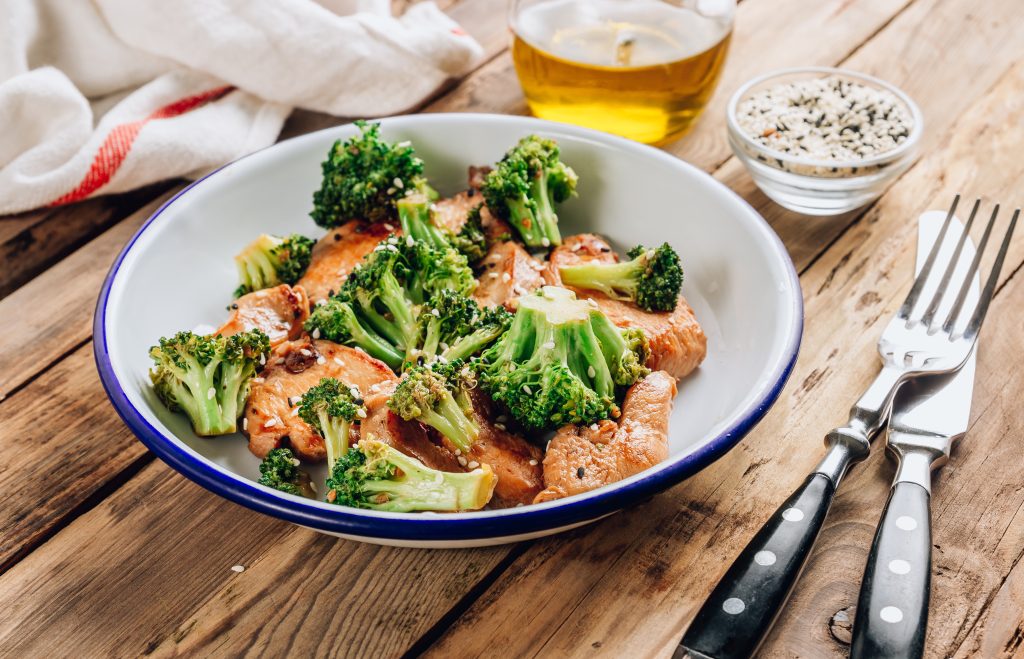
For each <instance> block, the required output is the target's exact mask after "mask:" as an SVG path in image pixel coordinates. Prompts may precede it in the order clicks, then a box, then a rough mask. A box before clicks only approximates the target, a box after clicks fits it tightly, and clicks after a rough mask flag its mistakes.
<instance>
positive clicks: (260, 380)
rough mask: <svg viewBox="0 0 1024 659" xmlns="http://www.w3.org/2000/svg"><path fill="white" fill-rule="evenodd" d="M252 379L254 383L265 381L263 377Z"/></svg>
mask: <svg viewBox="0 0 1024 659" xmlns="http://www.w3.org/2000/svg"><path fill="white" fill-rule="evenodd" d="M252 381H253V382H255V383H256V384H263V383H264V382H266V380H265V379H264V378H253V379H252Z"/></svg>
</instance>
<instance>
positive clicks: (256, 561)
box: [0, 0, 1024, 657]
mask: <svg viewBox="0 0 1024 659" xmlns="http://www.w3.org/2000/svg"><path fill="white" fill-rule="evenodd" d="M444 4H445V5H446V8H447V9H448V11H450V13H451V14H452V15H453V16H455V17H456V19H457V20H459V21H460V22H462V23H463V25H465V27H466V28H467V29H468V30H469V31H470V32H471V33H473V34H474V35H475V36H476V37H477V38H478V39H479V40H480V41H481V43H483V44H484V46H485V48H486V51H487V59H486V61H485V63H483V64H482V65H481V66H480V68H479V69H478V70H477V71H475V72H474V73H473V74H472V75H470V76H469V77H468V78H467V79H465V80H464V81H462V82H461V83H459V84H457V85H454V86H453V87H452V88H451V89H449V90H446V91H445V93H442V94H440V95H438V97H437V98H436V99H434V100H432V102H430V103H429V104H428V105H426V106H425V107H423V108H421V110H422V111H424V112H438V111H482V112H506V113H524V112H525V108H524V104H523V100H522V96H521V93H520V90H519V87H518V85H517V83H516V79H515V75H514V72H513V70H512V64H511V61H510V58H509V56H508V53H507V50H506V45H507V33H506V31H505V26H504V5H505V2H504V0H462V1H461V2H448V3H444ZM1022 23H1024V3H1022V2H1019V0H990V1H989V2H986V3H984V4H979V3H976V2H972V1H971V0H857V1H856V2H852V1H850V0H816V1H815V2H808V1H807V0H744V2H743V3H742V4H741V5H740V7H739V9H738V17H737V25H736V36H735V38H734V40H733V47H732V52H731V54H730V57H729V62H728V65H727V67H726V71H725V74H724V79H723V81H722V84H721V86H720V88H719V90H718V92H717V93H716V95H715V98H714V101H713V102H712V104H711V107H710V108H709V109H708V111H707V113H706V114H705V115H704V117H703V118H702V119H701V120H700V122H699V124H698V126H697V128H696V130H694V132H693V133H692V134H691V135H689V136H688V137H686V138H685V139H683V140H682V141H680V142H678V143H677V144H673V145H671V146H670V147H668V150H669V151H670V152H672V153H674V154H676V155H678V156H679V157H681V158H684V159H686V160H688V161H690V162H692V163H694V164H696V165H697V166H699V167H703V168H704V169H706V170H707V171H708V172H711V173H712V174H713V175H714V176H715V177H716V178H717V179H719V180H721V181H723V182H725V183H726V184H728V185H729V186H730V187H732V188H733V189H734V190H736V192H738V193H739V194H740V195H742V196H743V197H744V198H745V199H747V200H748V201H749V202H750V203H751V204H753V205H754V207H756V208H757V209H758V210H759V211H760V212H761V213H762V214H764V216H765V217H766V218H768V220H769V222H771V224H772V226H773V227H774V228H775V230H776V231H777V232H778V233H779V235H780V236H781V237H782V239H783V241H784V242H785V244H786V245H787V247H788V248H789V251H790V254H791V255H792V257H793V261H794V262H795V263H796V267H797V269H798V270H799V272H800V274H801V282H802V285H803V291H804V298H805V303H806V311H807V321H806V329H805V335H804V342H803V349H802V352H801V355H800V359H799V362H798V364H797V366H796V370H795V372H794V374H793V376H792V378H791V379H790V381H789V384H788V386H787V387H786V390H785V392H784V393H783V395H782V397H781V399H780V400H779V402H778V404H777V405H776V406H775V407H774V408H773V409H772V411H771V412H770V413H769V414H768V415H767V417H766V418H765V419H764V421H762V423H761V424H760V425H759V426H758V427H757V428H756V429H755V430H754V432H752V433H751V434H750V435H749V436H748V437H747V438H746V439H744V440H743V441H742V442H741V443H740V445H739V446H738V447H737V448H736V449H734V450H733V451H732V452H730V453H729V454H728V455H727V456H725V457H724V458H722V459H721V460H719V461H718V462H717V463H716V464H714V465H713V466H711V467H709V468H708V469H706V470H704V471H703V472H702V473H700V474H699V475H697V476H695V477H694V478H691V479H690V480H688V481H686V482H685V483H683V484H681V485H679V486H677V487H675V488H674V489H672V490H671V491H669V492H667V493H665V494H663V495H661V496H658V497H655V498H654V499H653V500H651V501H650V502H648V503H646V504H644V505H642V506H639V507H637V508H635V509H633V510H630V511H627V512H624V513H622V514H619V515H615V516H613V517H611V518H609V519H607V520H605V521H603V522H601V523H598V524H594V525H592V526H589V527H586V528H582V529H578V530H576V531H573V532H570V533H565V534H562V535H559V536H557V537H553V538H548V539H544V540H539V541H535V542H527V543H522V544H518V545H510V546H504V547H493V548H487V549H474V550H459V551H427V550H399V549H390V548H382V547H375V546H371V545H364V544H358V543H354V542H346V541H342V540H336V539H333V538H329V537H326V536H322V535H319V534H317V533H314V532H312V531H307V530H304V529H300V528H297V527H295V526H292V525H290V524H287V523H284V522H280V521H277V520H274V519H271V518H269V517H264V516H262V515H259V514H257V513H254V512H250V511H248V510H246V509H244V508H241V507H239V506H236V505H233V504H230V503H228V502H226V501H224V500H222V499H220V498H218V497H216V496H214V495H213V494H210V493H208V492H206V491H205V490H203V489H201V488H200V487H198V486H196V485H194V484H192V483H191V482H190V481H187V480H186V479H184V478H182V477H181V476H179V475H177V474H175V473H174V472H172V471H171V470H170V469H169V468H168V467H166V466H165V465H164V464H163V463H161V462H159V461H157V460H154V459H153V456H152V455H151V454H149V453H148V452H147V451H146V450H145V448H144V447H143V446H142V444H140V443H139V442H138V441H136V440H135V438H134V437H133V436H132V435H131V433H130V432H129V431H128V430H127V428H126V427H125V426H124V425H123V424H122V423H121V421H120V420H119V419H118V418H117V416H116V414H115V413H114V410H113V408H112V407H111V406H110V404H109V403H108V402H107V400H106V397H105V396H104V394H103V391H102V388H101V387H100V383H99V379H98V377H97V375H96V371H95V368H94V365H93V359H92V344H91V339H90V324H91V319H92V313H93V305H94V303H95V300H96V294H97V291H98V290H99V286H100V283H101V281H102V278H103V276H104V275H105V273H106V271H107V268H108V267H109V265H110V263H111V261H112V260H113V258H114V256H115V255H116V253H117V252H118V250H120V248H121V246H122V245H123V244H124V243H125V241H126V240H127V239H128V238H129V237H130V236H131V235H132V233H133V232H134V231H135V229H136V228H137V227H138V226H139V225H140V223H141V222H142V221H143V220H144V219H145V218H146V217H147V216H148V215H149V214H150V213H151V212H152V211H153V210H154V209H155V208H156V207H157V206H158V205H159V204H160V203H161V201H162V200H164V199H166V198H167V196H168V195H169V194H170V193H171V192H173V191H174V190H177V189H180V188H181V186H182V185H183V184H182V182H180V181H178V182H171V183H167V184H162V185H157V186H154V187H152V188H150V189H147V190H142V191H138V192H134V193H131V194H126V195H119V196H112V197H101V198H98V199H95V200H92V201H87V202H84V203H80V204H77V205H74V206H69V207H64V208H58V209H49V210H44V211H39V212H34V213H28V214H23V215H19V216H15V217H9V218H0V262H2V263H3V266H4V267H3V268H2V269H0V295H6V297H5V298H4V299H3V300H2V301H0V336H3V337H4V338H3V341H2V343H0V419H2V423H0V437H2V441H0V492H2V493H3V499H2V503H0V538H2V540H0V610H2V611H3V612H4V614H3V616H0V654H2V655H5V656H17V657H31V656H54V655H57V656H59V655H68V654H72V653H73V654H76V655H80V656H107V655H138V654H156V655H169V654H175V653H183V654H198V655H236V654H241V653H252V654H257V653H265V654H267V655H272V656H274V655H276V656H283V655H289V656H306V655H310V654H316V655H328V654H329V655H341V654H344V655H352V656H361V657H383V656H394V655H401V654H419V653H427V654H431V655H435V656H463V655H487V656H509V657H513V656H516V657H517V656H525V655H542V656H562V655H605V656H631V657H632V656H648V655H654V656H668V655H669V654H670V653H671V650H672V649H673V647H674V645H675V644H676V642H677V640H678V639H679V637H680V635H681V633H682V631H683V630H684V629H685V628H686V626H687V624H688V623H689V621H690V619H691V618H692V616H693V615H694V613H695V612H696V608H697V607H698V606H699V605H700V603H701V602H702V600H703V599H704V597H705V595H706V594H707V593H708V591H709V589H710V588H711V587H712V586H713V585H714V583H715V582H716V581H717V579H718V578H719V576H720V575H721V574H722V572H723V571H724V570H725V569H726V567H727V565H728V564H729V563H730V561H731V560H732V559H733V557H734V556H736V554H737V553H738V552H739V550H740V549H741V547H742V546H743V545H744V544H745V543H746V542H747V541H748V540H749V539H750V537H751V535H752V534H753V533H754V531H755V530H756V529H757V528H758V527H759V526H760V525H761V524H762V522H764V520H765V519H766V518H767V517H768V515H769V514H770V513H771V511H772V510H774V509H775V507H776V506H777V505H778V504H779V502H780V501H781V500H782V499H783V498H784V497H785V496H786V495H787V494H788V493H789V492H790V491H791V490H792V489H793V488H794V487H796V486H797V485H798V484H799V483H800V482H801V481H802V480H803V478H804V475H805V474H806V473H807V472H808V471H809V470H810V469H811V468H813V466H814V465H815V463H816V462H817V460H818V459H819V457H820V455H821V454H822V448H821V437H822V436H823V433H824V432H825V431H826V430H827V429H829V428H831V427H832V426H834V425H836V424H837V423H839V422H841V421H843V420H845V418H846V416H845V412H846V410H847V408H848V406H849V405H850V404H851V402H852V401H853V400H854V399H855V397H856V396H857V394H858V393H859V392H860V390H861V389H862V388H863V387H864V386H865V384H866V383H867V382H868V381H869V380H870V379H871V378H872V377H873V375H874V374H875V372H876V369H877V368H878V363H877V360H876V357H875V350H874V342H875V340H876V337H877V336H878V334H879V332H880V331H881V328H882V325H883V323H884V322H885V320H886V318H887V317H888V316H889V315H890V314H891V313H892V312H893V311H894V310H895V308H896V307H897V306H898V303H899V301H900V300H901V299H902V297H903V295H904V294H905V293H906V290H907V289H908V287H909V276H910V275H909V273H910V269H911V263H912V260H913V253H914V243H915V233H916V226H915V222H914V220H915V218H916V217H917V215H918V214H919V213H920V212H921V211H923V210H925V209H928V208H945V207H946V205H947V204H948V202H949V200H950V198H951V197H952V195H953V194H954V193H955V192H958V191H959V192H963V193H964V194H965V195H968V196H971V197H973V196H975V195H980V196H982V197H983V198H984V199H985V200H987V201H989V202H992V201H997V200H999V201H1003V202H1004V203H1005V204H1007V205H1011V204H1018V205H1019V204H1021V203H1022V202H1024V155H1022V154H1024V38H1022V36H1021V28H1020V26H1021V24H1022ZM806 64H822V65H842V66H847V67H850V68H853V69H857V70H860V71H865V72H867V73H871V74H875V75H878V76H881V77H883V78H886V79H888V80H890V81H892V82H894V83H896V84H897V85H899V86H900V87H902V88H903V89H905V90H906V91H907V92H908V93H909V94H910V95H911V96H913V97H914V98H915V99H916V100H917V102H918V103H919V104H920V106H921V108H922V110H923V111H924V115H925V118H926V125H927V126H926V134H925V137H924V144H923V156H922V157H921V159H920V160H919V161H918V162H917V163H916V164H915V165H914V167H913V168H912V169H910V170H909V171H908V172H907V173H906V174H904V175H903V177H902V178H901V179H900V180H899V181H897V182H896V183H895V185H893V187H892V188H891V189H890V190H889V192H888V193H887V194H886V195H885V196H884V197H882V199H881V200H880V201H878V202H877V203H875V204H873V205H871V206H869V207H867V208H864V209H861V210H859V211H856V212H852V213H849V214H846V215H843V216H840V217H836V218H831V219H814V218H808V217H801V216H799V215H796V214H794V213H790V212H787V211H784V210H782V209H781V208H779V207H778V206H776V205H774V204H773V203H771V202H769V201H768V200H767V199H766V198H765V197H764V196H763V195H762V194H761V193H760V192H758V190H757V189H756V188H755V187H754V185H753V183H752V182H751V180H750V178H749V177H748V176H747V175H746V173H745V172H744V170H743V168H742V167H741V166H740V165H739V163H738V162H737V161H736V159H735V158H732V157H731V155H730V152H729V149H728V147H727V145H726V139H725V127H724V121H723V115H724V110H723V109H724V105H725V100H726V98H727V97H728V95H729V93H730V92H731V91H732V90H733V89H735V88H736V86H737V85H738V84H740V83H741V82H742V81H744V80H746V79H747V78H749V77H751V76H753V75H755V74H757V73H760V72H763V71H766V70H768V69H772V68H776V67H782V66H790V65H806ZM342 121H343V120H341V119H338V118H330V117H325V116H320V115H312V114H309V113H301V112H300V113H297V114H296V115H295V116H294V117H293V118H292V119H291V120H290V121H289V123H288V125H287V127H286V130H285V134H284V135H283V136H282V137H288V136H293V135H296V134H299V133H302V132H306V131H309V130H313V129H316V128H321V127H324V126H328V125H334V124H337V123H340V122H342ZM1022 265H1024V240H1018V241H1016V242H1015V244H1014V246H1013V247H1012V249H1011V251H1010V258H1009V262H1008V264H1007V267H1005V268H1004V270H1003V273H1004V274H1003V283H1002V286H1001V288H1000V289H999V292H998V295H997V296H996V298H995V301H994V303H993V307H992V310H991V312H990V316H989V318H990V320H989V321H988V325H987V327H986V328H985V332H984V333H983V338H982V345H981V349H980V355H979V362H978V377H977V384H976V389H975V400H974V408H973V415H972V416H973V420H972V424H971V429H970V431H969V432H968V437H967V439H966V440H965V441H964V442H963V443H962V444H961V445H959V446H958V447H956V449H955V450H954V455H953V459H952V462H951V463H950V464H949V465H948V466H947V467H946V468H945V469H944V470H943V471H942V472H941V475H940V477H939V478H938V480H937V483H936V485H935V488H934V496H933V515H934V528H935V531H934V535H935V537H934V552H933V560H934V567H933V569H934V580H933V597H932V607H931V625H930V627H929V630H928V654H929V656H932V657H945V656H969V655H977V656H984V657H999V656H1010V655H1014V654H1020V653H1024V565H1021V564H1019V563H1020V559H1021V557H1022V555H1024V507H1022V506H1024V473H1022V471H1024V468H1022V467H1024V443H1022V442H1024V440H1022V439H1021V436H1022V431H1024V415H1022V413H1021V407H1020V403H1021V400H1022V397H1024V368H1021V360H1022V350H1021V348H1022V345H1024V339H1022V338H1021V337H1022V321H1024V275H1018V270H1019V269H1020V268H1021V266H1022ZM892 475H893V467H892V465H891V464H890V463H888V462H887V461H886V460H885V459H884V458H883V457H882V451H881V450H879V447H876V450H875V451H874V455H873V456H872V458H871V459H870V460H869V461H868V462H867V463H866V464H864V465H861V466H859V467H857V468H856V469H855V470H854V472H853V473H852V474H851V476H850V478H849V482H847V483H845V484H844V487H843V488H842V489H841V491H840V494H839V497H838V499H837V501H836V503H835V505H834V507H833V510H832V514H831V515H830V516H829V519H828V521H827V523H826V526H825V529H824V531H823V532H822V535H821V538H820V539H819V541H818V544H817V547H816V548H815V551H814V554H813V555H812V556H811V559H810V563H809V565H808V568H807V570H806V572H805V574H804V577H803V579H802V581H801V582H800V584H799V586H798V587H797V589H796V592H795V593H794V595H793V597H792V599H791V601H790V604H789V606H788V608H787V609H786V610H785V611H784V612H783V614H782V616H781V618H780V619H779V621H778V624H777V625H776V627H775V629H774V631H773V632H772V634H771V637H770V638H769V639H768V641H767V643H766V645H765V646H764V649H763V652H762V655H763V656H766V657H796V656H799V657H820V656H832V655H834V656H845V654H846V651H847V649H848V643H849V638H850V624H851V621H852V618H853V605H854V603H855V600H856V596H857V591H858V585H859V579H860V576H861V570H862V569H863V566H864V562H865V558H866V554H867V549H868V545H869V543H870V541H871V537H872V534H873V532H874V528H875V523H876V521H877V520H878V516H879V514H880V511H881V508H882V505H883V503H884V501H885V497H886V494H887V491H888V487H889V482H890V479H891V478H892ZM236 565H241V566H244V568H245V570H244V572H241V573H238V572H235V571H233V570H232V567H233V566H236Z"/></svg>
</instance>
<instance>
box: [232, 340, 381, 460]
mask: <svg viewBox="0 0 1024 659" xmlns="http://www.w3.org/2000/svg"><path fill="white" fill-rule="evenodd" d="M321 378H338V379H339V380H341V381H342V382H344V383H346V384H349V385H352V386H356V387H359V390H360V392H362V393H363V395H364V396H366V399H365V400H366V404H367V414H368V415H369V414H371V413H374V412H376V409H377V408H379V407H380V406H383V405H384V402H385V400H386V396H372V394H373V393H374V391H373V390H374V387H375V386H376V387H377V389H380V388H383V387H384V386H386V385H388V386H393V383H394V382H396V381H397V379H398V378H396V377H395V374H394V373H392V372H391V369H390V368H388V367H387V366H386V365H385V364H384V362H381V361H378V360H376V359H374V358H373V357H370V356H369V355H367V354H366V353H365V352H363V351H361V350H356V349H354V348H349V347H347V346H342V345H338V344H337V343H332V342H330V341H322V340H318V341H314V340H311V339H309V338H308V337H306V338H303V339H301V340H299V341H291V342H289V343H285V344H282V345H280V346H278V347H277V348H275V349H274V350H273V351H272V352H271V354H270V358H269V360H268V362H267V366H266V368H264V369H263V371H262V372H261V373H260V374H259V377H257V378H253V384H252V393H250V394H249V402H248V404H247V405H246V407H245V423H244V425H243V428H245V430H246V434H248V436H249V450H250V451H252V452H253V453H254V454H255V455H256V457H259V458H262V457H263V456H265V455H266V454H267V452H268V451H269V450H271V449H274V448H279V447H281V446H289V447H291V449H292V450H293V451H295V454H296V455H297V456H298V457H300V458H302V459H303V460H308V461H311V462H312V461H320V460H323V459H324V458H325V457H326V449H325V448H324V442H323V439H322V438H321V437H320V436H319V435H317V434H316V431H314V430H313V428H311V427H310V426H309V425H308V424H306V422H305V421H303V420H302V419H300V418H299V414H298V411H297V408H296V407H295V406H294V405H293V404H292V403H291V400H292V399H295V398H296V397H301V396H302V395H303V394H304V393H306V392H307V391H309V388H310V387H312V386H313V385H315V384H319V382H320V379H321ZM371 405H372V406H371Z"/></svg>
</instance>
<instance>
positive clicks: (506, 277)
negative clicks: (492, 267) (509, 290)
mask: <svg viewBox="0 0 1024 659" xmlns="http://www.w3.org/2000/svg"><path fill="white" fill-rule="evenodd" d="M501 281H504V282H509V281H512V275H510V274H508V273H507V272H503V273H501Z"/></svg>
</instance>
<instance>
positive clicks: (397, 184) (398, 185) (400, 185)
mask: <svg viewBox="0 0 1024 659" xmlns="http://www.w3.org/2000/svg"><path fill="white" fill-rule="evenodd" d="M392 183H393V184H394V185H395V187H396V188H398V189H399V190H401V189H402V188H404V187H405V183H403V182H402V179H400V178H398V177H397V176H396V177H395V180H394V181H392Z"/></svg>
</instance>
